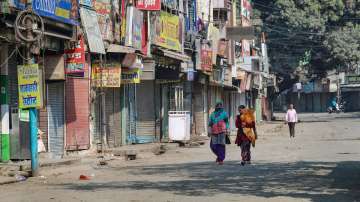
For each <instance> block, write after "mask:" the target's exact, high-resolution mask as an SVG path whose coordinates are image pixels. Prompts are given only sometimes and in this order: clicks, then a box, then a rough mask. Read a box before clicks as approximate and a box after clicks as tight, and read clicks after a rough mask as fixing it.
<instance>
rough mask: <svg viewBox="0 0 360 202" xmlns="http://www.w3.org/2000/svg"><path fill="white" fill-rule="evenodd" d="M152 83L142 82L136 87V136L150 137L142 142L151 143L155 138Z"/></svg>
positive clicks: (139, 137)
mask: <svg viewBox="0 0 360 202" xmlns="http://www.w3.org/2000/svg"><path fill="white" fill-rule="evenodd" d="M154 92H155V91H154V82H153V81H143V82H141V83H140V84H138V85H137V86H136V97H137V98H138V99H137V100H136V110H137V119H136V136H137V138H138V139H142V138H141V137H142V136H152V137H153V138H151V137H149V138H146V139H147V140H144V141H151V139H154V138H155V134H156V132H155V119H156V117H155V97H154V96H155V93H154Z"/></svg>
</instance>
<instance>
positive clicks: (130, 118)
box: [124, 84, 136, 144]
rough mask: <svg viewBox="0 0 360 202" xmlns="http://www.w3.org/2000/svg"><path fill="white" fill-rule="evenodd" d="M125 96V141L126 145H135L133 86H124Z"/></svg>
mask: <svg viewBox="0 0 360 202" xmlns="http://www.w3.org/2000/svg"><path fill="white" fill-rule="evenodd" d="M124 87H125V95H127V96H128V99H127V100H126V103H125V105H126V109H127V116H126V139H127V143H130V144H131V143H136V93H135V92H136V87H135V84H126V85H125V86H124ZM125 99H126V98H125Z"/></svg>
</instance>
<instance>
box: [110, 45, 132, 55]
mask: <svg viewBox="0 0 360 202" xmlns="http://www.w3.org/2000/svg"><path fill="white" fill-rule="evenodd" d="M107 52H108V53H135V49H134V48H132V47H128V46H120V45H117V44H110V46H109V48H108V49H107Z"/></svg>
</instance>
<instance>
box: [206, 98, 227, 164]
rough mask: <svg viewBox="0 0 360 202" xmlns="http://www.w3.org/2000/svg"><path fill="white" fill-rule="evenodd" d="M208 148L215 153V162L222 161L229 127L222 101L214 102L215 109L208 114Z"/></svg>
mask: <svg viewBox="0 0 360 202" xmlns="http://www.w3.org/2000/svg"><path fill="white" fill-rule="evenodd" d="M209 127H210V130H211V132H210V136H211V141H210V148H211V150H212V152H213V153H214V154H215V155H216V157H217V158H216V162H217V163H218V164H219V165H222V164H223V163H224V159H225V143H226V135H227V131H228V128H229V118H228V115H227V113H226V112H225V111H224V108H223V104H222V102H219V103H217V104H216V107H215V111H214V112H213V113H212V114H211V115H210V120H209Z"/></svg>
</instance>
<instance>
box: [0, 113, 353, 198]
mask: <svg viewBox="0 0 360 202" xmlns="http://www.w3.org/2000/svg"><path fill="white" fill-rule="evenodd" d="M303 117H304V118H303V122H302V123H300V124H299V125H298V126H297V129H296V131H297V135H296V138H295V139H290V138H289V137H288V133H287V128H286V126H285V125H284V124H282V123H280V122H274V123H269V124H265V125H261V126H260V140H259V141H258V142H257V145H256V148H255V149H253V164H252V165H250V166H245V167H242V166H241V165H240V164H239V160H240V154H239V149H238V148H237V147H236V146H235V145H231V146H229V147H228V148H227V161H226V163H225V165H223V166H217V165H215V162H214V161H215V158H214V156H213V155H212V154H211V153H210V152H209V149H208V145H206V146H203V147H200V148H183V149H177V150H171V151H169V152H167V153H166V154H164V155H161V156H153V155H150V154H146V155H142V156H140V157H141V158H140V159H138V160H136V161H128V162H125V161H122V160H114V161H111V162H110V163H109V165H108V166H105V167H98V166H97V165H96V163H94V164H92V165H90V166H89V165H77V166H71V167H59V168H54V169H52V170H44V171H43V172H42V173H43V175H45V176H46V178H32V179H29V180H28V181H26V182H22V183H18V184H12V185H4V186H1V188H0V196H1V199H0V201H9V202H11V201H26V202H28V201H37V202H38V201H64V202H72V201H121V202H122V201H124V202H125V201H129V202H140V201H154V202H178V201H179V202H182V201H194V202H195V201H196V202H202V201H204V202H210V201H250V202H258V201H274V202H278V201H286V202H287V201H290V202H291V201H313V202H331V201H339V202H348V201H349V202H355V201H360V132H359V131H360V124H359V122H360V118H358V117H357V115H354V116H350V115H348V116H345V117H344V116H342V117H334V116H332V115H330V116H329V115H325V114H322V115H321V119H316V117H319V116H318V115H306V116H305V115H304V116H303ZM314 117H315V119H316V120H317V121H314V119H313V118H314ZM80 174H86V175H89V176H92V177H91V178H92V179H91V180H89V181H79V180H78V177H79V175H80Z"/></svg>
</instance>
